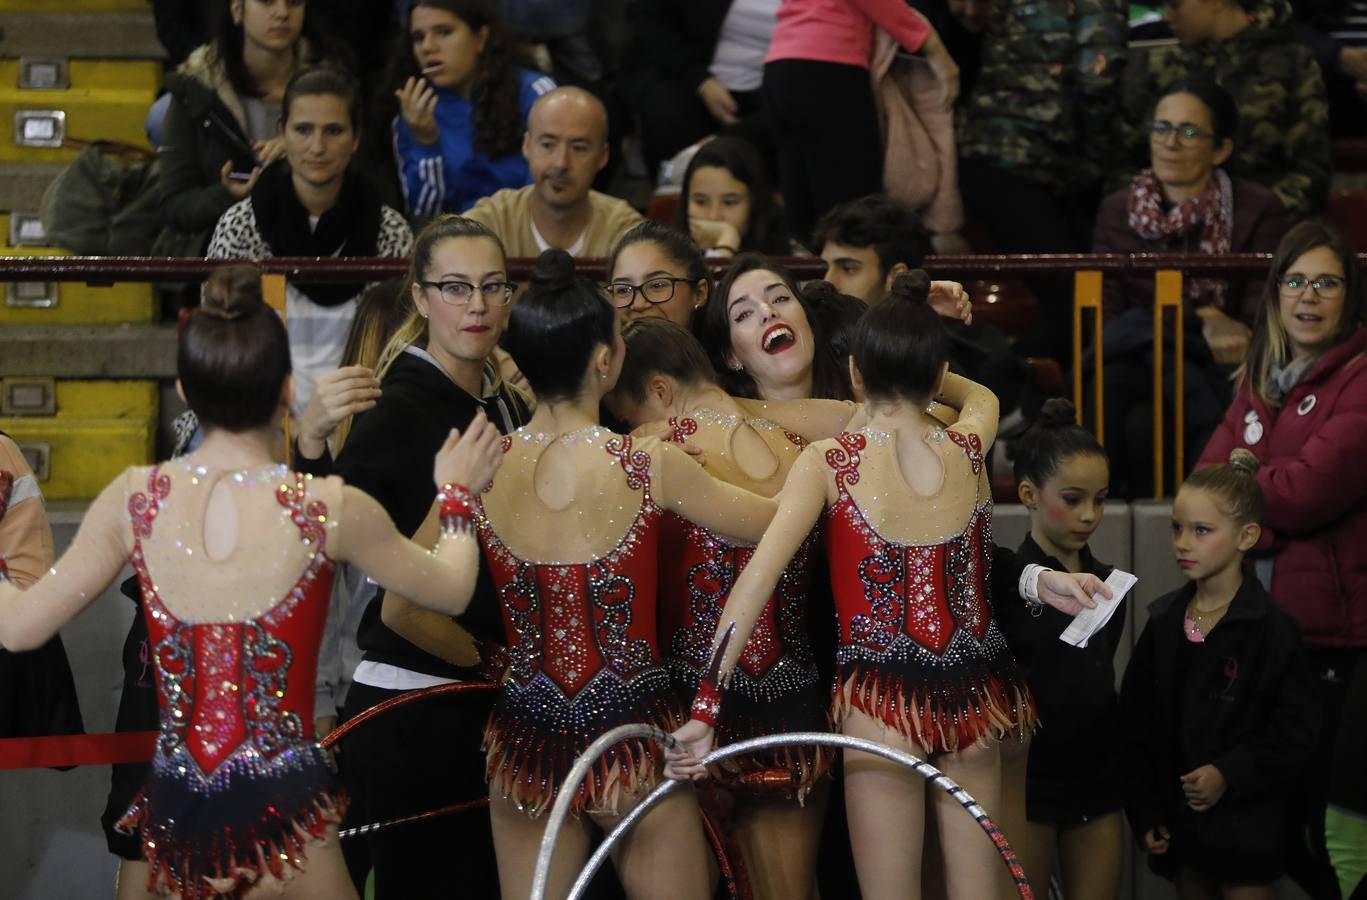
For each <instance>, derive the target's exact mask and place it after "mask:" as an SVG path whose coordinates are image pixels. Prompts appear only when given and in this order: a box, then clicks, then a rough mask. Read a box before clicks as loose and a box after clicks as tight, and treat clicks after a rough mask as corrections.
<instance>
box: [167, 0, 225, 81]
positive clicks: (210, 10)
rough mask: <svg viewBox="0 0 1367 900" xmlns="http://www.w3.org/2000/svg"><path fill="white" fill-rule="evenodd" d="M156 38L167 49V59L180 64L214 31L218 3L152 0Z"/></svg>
mask: <svg viewBox="0 0 1367 900" xmlns="http://www.w3.org/2000/svg"><path fill="white" fill-rule="evenodd" d="M151 2H152V19H153V22H154V24H155V25H156V28H157V40H158V41H160V42H161V46H162V47H163V48H164V49H165V50H166V62H167V64H168V65H170V66H171V67H173V68H174V67H175V66H179V65H180V64H181V63H183V62H185V60H187V59H189V58H190V54H191V53H193V52H194V50H195V48H196V47H198V46H200V45H201V44H203V43H205V42H206V41H208V40H210V39H211V38H212V37H213V35H214V25H215V22H214V12H215V10H216V9H217V7H216V6H215V5H214V4H213V3H206V2H204V0H151Z"/></svg>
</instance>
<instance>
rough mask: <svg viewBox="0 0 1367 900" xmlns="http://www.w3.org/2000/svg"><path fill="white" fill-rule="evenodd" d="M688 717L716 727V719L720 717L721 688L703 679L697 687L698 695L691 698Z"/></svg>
mask: <svg viewBox="0 0 1367 900" xmlns="http://www.w3.org/2000/svg"><path fill="white" fill-rule="evenodd" d="M688 711H689V715H690V716H691V717H692V718H694V719H697V720H698V721H699V722H704V723H706V724H707V725H709V726H711V727H712V728H716V727H717V719H718V717H720V716H721V688H719V687H717V683H716V682H715V681H713V680H711V679H710V678H704V679H703V680H702V683H701V684H699V685H698V693H697V694H695V695H694V697H693V705H692V706H691V707H689V710H688Z"/></svg>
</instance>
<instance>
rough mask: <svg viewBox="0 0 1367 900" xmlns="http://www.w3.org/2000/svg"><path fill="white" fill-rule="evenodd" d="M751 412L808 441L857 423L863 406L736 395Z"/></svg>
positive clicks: (831, 436)
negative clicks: (757, 398) (769, 399)
mask: <svg viewBox="0 0 1367 900" xmlns="http://www.w3.org/2000/svg"><path fill="white" fill-rule="evenodd" d="M736 401H737V402H738V403H740V405H741V408H742V409H744V410H745V411H746V413H747V414H748V415H752V416H755V417H756V418H761V419H768V420H769V421H770V422H773V423H774V424H775V425H778V426H780V427H782V428H786V429H787V430H788V431H791V432H792V433H793V434H796V435H799V436H800V437H801V438H802V439H803V440H805V441H807V442H808V443H813V442H815V441H824V440H826V439H827V438H833V437H835V436H836V435H837V434H840V432H842V431H851V430H853V429H854V428H857V427H858V426H857V425H853V426H852V425H851V421H852V420H853V419H855V418H860V417H861V413H862V412H863V407H862V406H860V405H859V404H856V403H853V402H851V401H849V400H771V401H764V400H747V399H743V398H740V397H737V398H736Z"/></svg>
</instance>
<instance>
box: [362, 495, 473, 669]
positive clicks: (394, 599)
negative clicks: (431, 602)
mask: <svg viewBox="0 0 1367 900" xmlns="http://www.w3.org/2000/svg"><path fill="white" fill-rule="evenodd" d="M440 531H441V505H440V503H433V504H432V509H431V510H429V511H428V513H427V518H425V519H423V520H422V524H421V525H419V526H418V530H417V531H416V532H414V533H413V543H415V544H417V545H418V546H420V547H427V546H431V545H432V544H433V543H435V542H436V540H437V536H438V535H439V534H440ZM380 621H381V622H383V623H384V624H385V627H386V628H388V629H389V630H391V631H393V632H394V633H395V634H397V635H398V636H399V637H401V638H403V639H404V640H406V641H408V643H410V644H412V645H413V646H415V647H417V648H418V649H420V650H422V651H423V652H425V653H430V654H432V655H433V656H435V657H437V658H438V659H441V660H445V661H446V662H449V663H451V664H452V665H453V666H461V667H469V666H474V665H477V664H478V663H479V661H480V657H479V649H478V648H477V646H476V644H475V636H474V635H472V634H471V633H470V632H469V631H467V630H466V629H465V627H464V626H462V625H461V624H460V623H459V622H457V621H455V620H454V619H452V618H451V617H450V616H446V615H443V614H441V613H439V612H432V611H431V610H429V609H423V608H422V607H421V606H418V605H417V604H416V603H414V602H413V601H412V600H409V599H408V598H407V597H405V596H403V595H402V594H398V593H395V592H394V591H386V592H385V595H384V600H383V601H382V602H381V605H380Z"/></svg>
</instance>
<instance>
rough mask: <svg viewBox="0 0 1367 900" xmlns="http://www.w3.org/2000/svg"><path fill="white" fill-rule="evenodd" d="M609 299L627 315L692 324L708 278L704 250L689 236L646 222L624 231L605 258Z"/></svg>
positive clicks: (707, 289)
mask: <svg viewBox="0 0 1367 900" xmlns="http://www.w3.org/2000/svg"><path fill="white" fill-rule="evenodd" d="M607 274H608V285H607V288H608V298H609V299H610V300H611V301H612V305H613V306H615V307H617V308H618V309H624V310H626V316H627V318H629V319H642V318H649V317H654V318H659V319H666V320H668V321H670V322H673V323H674V324H675V325H678V326H679V327H680V328H691V327H692V323H693V316H694V314H695V313H696V312H697V311H698V310H699V309H701V308H702V307H703V305H704V304H705V303H707V298H708V295H709V294H710V292H711V288H712V282H711V279H709V278H708V277H707V274H708V273H707V263H706V261H705V260H704V259H703V253H702V250H700V249H699V248H698V245H697V244H695V243H693V241H691V240H689V238H688V235H686V234H684V233H683V232H682V231H679V230H678V229H676V228H671V227H670V226H668V225H666V224H664V223H663V222H652V221H650V220H646V221H644V222H642V223H641V224H639V225H637V226H636V227H635V228H633V229H631V230H630V231H628V232H627V233H626V234H625V235H623V237H622V240H621V241H620V242H619V243H618V244H617V247H616V248H615V249H614V250H613V251H612V258H611V259H610V260H608V273H607Z"/></svg>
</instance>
